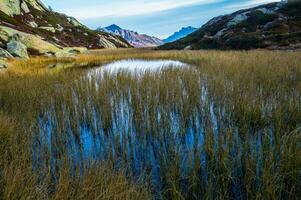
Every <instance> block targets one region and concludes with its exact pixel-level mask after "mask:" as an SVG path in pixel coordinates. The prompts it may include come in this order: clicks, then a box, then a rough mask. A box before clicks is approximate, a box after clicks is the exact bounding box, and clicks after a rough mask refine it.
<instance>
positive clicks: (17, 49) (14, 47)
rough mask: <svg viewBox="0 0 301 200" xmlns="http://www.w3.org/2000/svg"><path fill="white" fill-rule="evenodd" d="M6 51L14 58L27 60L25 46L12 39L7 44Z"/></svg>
mask: <svg viewBox="0 0 301 200" xmlns="http://www.w3.org/2000/svg"><path fill="white" fill-rule="evenodd" d="M7 51H8V52H9V53H11V55H13V56H15V57H19V58H26V59H28V58H29V56H28V53H27V47H26V45H25V44H23V43H22V42H19V41H17V40H14V39H13V40H11V41H10V42H9V43H7Z"/></svg>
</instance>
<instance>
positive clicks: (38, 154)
mask: <svg viewBox="0 0 301 200" xmlns="http://www.w3.org/2000/svg"><path fill="white" fill-rule="evenodd" d="M126 58H141V59H177V60H180V61H183V62H186V63H189V64H191V65H192V67H191V68H187V69H186V68H184V69H167V70H164V71H162V72H157V73H155V74H152V73H147V74H146V75H144V76H142V77H138V76H131V75H129V74H127V73H120V74H119V75H118V76H117V77H115V78H114V77H111V76H106V75H105V76H104V77H103V79H100V78H99V77H98V76H92V77H87V75H86V74H87V72H89V71H90V70H93V68H94V67H95V66H97V65H100V64H104V63H108V62H112V61H114V60H120V59H126ZM58 62H59V63H61V62H62V63H65V64H66V66H67V64H70V63H75V65H74V66H73V67H70V68H67V69H62V68H51V69H50V68H48V67H47V66H49V65H51V64H55V63H58ZM12 64H13V65H14V66H13V67H11V68H9V69H8V70H7V71H5V72H4V73H1V74H0V153H1V158H0V199H1V198H2V199H149V198H155V197H159V198H166V199H233V198H243V199H246V198H247V199H298V197H299V196H300V195H301V182H300V181H301V177H300V176H301V159H300V155H301V147H300V142H301V130H300V126H301V54H300V53H299V52H278V51H275V52H271V51H249V52H243V51H242V52H235V51H228V52H221V51H185V52H184V51H169V52H164V51H152V50H140V49H139V50H135V49H132V50H131V49H130V50H114V51H113V50H102V51H94V52H91V53H90V54H85V55H80V56H78V57H77V58H75V59H64V60H57V59H46V58H36V59H32V60H29V61H27V62H22V61H14V62H13V63H12ZM96 83H97V84H96ZM175 122H176V123H175ZM83 126H84V127H85V129H86V130H89V131H86V133H88V135H91V136H92V138H94V139H95V140H96V139H97V138H98V137H100V136H99V135H102V134H104V135H103V136H101V137H103V138H106V137H107V136H108V137H109V136H112V137H113V136H114V137H113V139H112V140H109V139H108V140H107V141H110V142H111V141H113V142H111V143H109V144H108V145H104V144H103V143H101V144H102V146H105V147H104V148H106V150H108V151H109V152H111V153H109V154H108V156H107V157H106V159H104V160H101V161H98V160H97V159H93V157H88V158H86V157H85V155H84V154H85V148H86V144H85V137H89V136H85V137H82V135H81V134H83V132H82V128H83ZM49 127H51V128H50V129H49ZM49 132H50V135H51V136H50V145H49V144H48V142H49V141H48V140H47V137H49ZM132 134H135V135H137V136H135V137H131V135H132ZM118 136H119V137H118ZM121 136H122V138H123V139H122V140H121V139H120V137H121ZM124 136H126V137H124ZM186 136H187V137H190V136H192V137H193V138H194V139H193V140H192V142H189V141H190V139H189V138H187V137H186ZM201 137H202V138H203V139H201ZM42 138H46V139H42ZM70 138H74V141H75V143H76V145H78V146H79V149H80V151H79V152H77V153H78V154H79V155H81V156H79V157H78V156H72V155H75V152H76V151H75V150H76V149H71V150H70V146H69V145H70V141H73V139H71V140H70ZM135 138H136V139H137V141H141V142H137V141H136V142H135V140H133V139H135ZM150 138H151V139H150ZM179 143H180V144H183V145H179ZM76 145H75V146H76ZM49 146H51V147H52V148H50V147H49ZM138 147H139V148H138ZM140 147H141V148H140ZM142 147H145V148H144V149H143V148H142ZM148 147H155V148H154V149H157V151H158V152H156V151H155V152H153V153H154V155H156V156H158V157H159V159H158V160H157V161H158V163H157V165H156V166H158V170H159V173H158V174H159V175H160V181H158V180H156V182H154V180H153V179H152V177H151V173H149V172H150V170H151V169H149V167H150V168H152V165H150V164H149V163H146V169H142V171H143V172H141V173H139V174H138V176H137V174H135V170H133V171H132V170H131V169H132V168H134V167H132V164H133V162H134V161H137V162H138V161H139V162H141V163H143V162H146V161H149V157H147V156H145V155H153V154H143V152H147V151H148V150H149V149H148ZM128 149H130V150H128ZM135 149H136V150H137V151H136V152H138V153H137V154H136V155H134V154H133V153H131V152H133V150H135ZM37 150H38V151H37ZM138 154H139V155H141V157H137V155H138ZM76 155H77V154H76ZM135 156H136V157H135ZM76 159H79V160H76ZM76 163H80V164H76Z"/></svg>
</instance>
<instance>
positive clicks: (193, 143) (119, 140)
mask: <svg viewBox="0 0 301 200" xmlns="http://www.w3.org/2000/svg"><path fill="white" fill-rule="evenodd" d="M170 67H172V68H176V69H178V68H181V69H182V68H185V67H188V65H187V64H184V63H182V62H179V61H172V60H156V61H146V60H121V61H117V62H113V63H110V64H107V65H104V66H103V67H101V68H97V69H93V70H90V71H89V72H88V76H90V77H91V76H96V77H102V76H103V74H107V73H108V74H111V75H113V76H114V75H116V74H118V73H119V72H128V73H130V74H133V75H134V76H136V75H137V73H138V75H142V74H143V73H147V72H150V73H151V72H158V71H160V70H163V69H169V68H170ZM98 75H100V76H98ZM158 75H160V73H159V74H158ZM96 83H97V84H98V82H96ZM100 83H101V82H100ZM183 83H184V82H180V84H183ZM186 87H187V85H186ZM126 90H131V88H130V87H129V88H127V89H126ZM131 92H132V91H127V92H125V93H122V94H123V96H122V97H121V98H116V97H114V95H116V94H114V92H112V93H109V94H108V95H109V96H108V99H110V103H109V105H108V106H109V107H110V108H111V109H109V111H108V112H110V113H109V116H110V121H109V124H106V123H105V120H103V119H102V115H101V112H102V111H101V109H99V108H98V107H96V104H93V103H92V102H89V103H91V104H89V105H86V106H91V107H92V109H91V110H90V112H89V113H90V114H91V121H89V122H88V121H87V120H86V119H85V116H84V117H83V119H80V118H75V121H71V119H69V118H68V111H67V110H64V111H63V113H64V114H66V115H65V116H64V117H63V118H64V122H63V123H64V127H65V128H66V129H65V130H64V132H63V133H64V134H63V137H62V135H58V134H60V133H61V132H59V131H58V129H57V126H58V124H60V123H62V122H61V121H59V120H62V119H61V118H57V114H56V113H55V110H52V111H51V109H50V110H49V111H48V112H47V113H44V116H41V118H40V119H39V123H38V124H39V136H38V137H36V140H35V143H34V150H33V157H34V158H33V162H34V163H33V167H34V170H39V172H40V173H43V171H44V170H45V169H47V165H45V160H48V161H50V162H51V171H52V173H54V172H55V168H56V167H57V166H59V165H60V162H61V161H60V159H61V158H60V157H59V155H60V150H61V149H60V148H61V147H62V146H63V148H64V149H65V152H66V154H67V156H68V159H69V161H70V162H71V163H72V166H74V169H75V167H80V168H81V166H83V165H88V166H90V163H95V162H96V163H97V162H99V161H104V162H105V161H112V162H113V163H114V167H116V168H120V167H121V168H124V167H125V168H126V169H127V171H128V172H129V173H130V174H133V175H134V176H135V177H140V176H141V175H143V174H144V173H145V172H146V175H150V177H151V180H150V181H151V182H152V186H153V187H154V188H153V189H154V190H155V191H161V189H162V187H163V184H164V180H163V179H162V177H164V175H166V173H168V172H169V170H170V168H171V167H173V166H172V165H174V164H175V162H176V163H177V166H178V167H179V172H180V175H181V177H187V176H189V174H190V173H191V172H192V171H193V170H194V169H193V168H194V167H196V168H197V169H198V173H200V174H202V176H203V178H204V179H206V177H207V165H208V162H207V161H208V159H209V158H208V152H206V150H205V146H206V145H204V144H205V143H206V141H208V140H209V141H212V146H213V152H214V153H213V156H214V158H216V159H217V158H218V157H217V155H218V151H219V146H220V145H221V146H222V148H225V149H227V146H228V145H229V144H227V143H222V144H219V137H220V132H221V130H220V129H221V128H222V127H221V126H222V124H221V121H220V120H221V118H220V116H218V115H217V113H222V115H223V116H226V114H225V113H224V111H223V110H222V109H221V108H219V106H218V105H216V104H215V103H214V102H213V100H210V98H209V94H208V91H207V89H206V87H205V85H202V86H199V94H198V96H199V100H200V101H202V102H206V101H207V100H208V101H209V102H208V107H206V108H207V109H205V110H203V109H204V108H202V107H199V108H198V107H197V106H196V107H194V108H193V110H195V111H192V112H190V113H189V117H188V118H187V120H186V121H183V118H182V117H181V112H180V111H179V110H177V109H176V108H175V107H170V106H172V105H165V106H166V107H164V105H157V106H156V108H155V109H154V111H153V112H154V118H150V116H149V115H148V114H146V113H147V110H145V111H142V112H143V113H142V114H143V117H144V118H143V120H142V121H141V122H139V124H137V123H136V122H135V112H134V103H135V102H133V100H132V96H131V94H132V93H131ZM87 94H88V93H87ZM181 95H182V96H187V91H186V89H185V86H183V91H182V93H181ZM183 101H184V100H183ZM94 103H95V102H94ZM144 103H147V102H144ZM174 103H176V104H177V106H179V107H181V106H183V104H184V103H185V102H174ZM73 104H74V106H75V108H77V107H78V104H80V101H79V99H78V97H77V96H76V93H74V96H73ZM160 106H163V107H162V108H160ZM82 108H85V106H84V107H82ZM145 109H147V108H145ZM72 119H73V120H74V118H72ZM150 119H152V120H153V123H154V124H152V123H151V122H150ZM80 120H82V121H80ZM206 120H207V123H210V124H209V126H210V127H212V130H211V131H212V135H211V134H210V131H209V133H208V132H206V130H205V129H204V127H205V123H206ZM74 124H75V125H76V128H75V129H72V128H71V127H72V125H74ZM207 125H208V124H207ZM207 131H208V130H207ZM210 135H211V136H212V138H211V137H210ZM234 136H235V137H234V138H233V140H234V143H233V146H232V147H230V149H231V150H230V156H231V157H233V158H234V157H239V156H241V153H240V152H241V149H242V141H241V139H240V137H239V134H238V132H237V133H236V134H234ZM258 137H259V136H258ZM226 142H229V141H226ZM250 142H251V144H252V145H253V147H254V148H253V147H252V149H253V152H252V154H255V155H256V157H257V158H258V163H257V172H256V174H257V176H258V177H260V173H261V165H262V164H261V159H262V158H261V157H260V154H259V153H258V152H260V149H261V146H260V144H261V140H259V139H258V138H257V137H253V138H250ZM64 155H65V154H64ZM47 156H48V157H47ZM210 159H211V158H210ZM232 170H233V176H237V177H240V176H241V174H242V170H243V169H242V168H241V165H240V164H239V162H238V163H237V165H233V166H232ZM54 177H55V175H54ZM232 187H233V188H232V189H233V191H235V192H234V193H235V194H240V193H241V191H240V187H239V185H238V183H237V184H236V183H235V184H233V186H232Z"/></svg>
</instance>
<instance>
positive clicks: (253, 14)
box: [160, 0, 301, 49]
mask: <svg viewBox="0 0 301 200" xmlns="http://www.w3.org/2000/svg"><path fill="white" fill-rule="evenodd" d="M254 48H267V49H298V48H301V1H300V0H291V1H288V2H287V1H282V2H278V3H271V4H266V5H262V6H258V7H255V8H251V9H247V10H240V11H238V12H235V13H232V14H230V15H224V16H219V17H216V18H214V19H212V20H210V21H209V22H208V23H207V24H205V25H204V26H203V27H202V28H200V29H199V30H198V31H196V32H194V33H192V34H190V35H189V36H187V37H185V38H183V39H181V40H178V41H176V42H173V43H168V44H165V45H163V46H161V47H160V49H254Z"/></svg>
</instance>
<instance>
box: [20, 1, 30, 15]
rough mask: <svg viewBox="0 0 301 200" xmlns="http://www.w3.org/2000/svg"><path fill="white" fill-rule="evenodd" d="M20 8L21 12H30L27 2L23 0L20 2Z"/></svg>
mask: <svg viewBox="0 0 301 200" xmlns="http://www.w3.org/2000/svg"><path fill="white" fill-rule="evenodd" d="M21 9H22V10H23V12H25V13H29V12H30V10H29V8H28V6H27V3H26V2H25V1H23V2H22V3H21Z"/></svg>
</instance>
